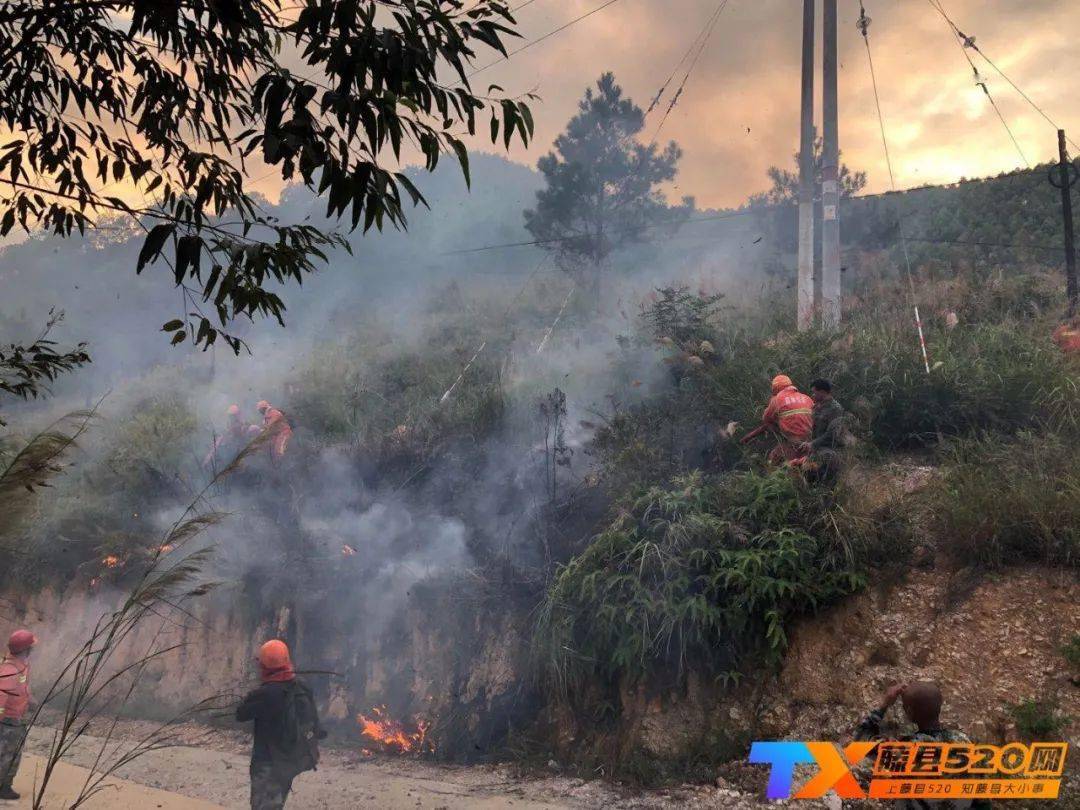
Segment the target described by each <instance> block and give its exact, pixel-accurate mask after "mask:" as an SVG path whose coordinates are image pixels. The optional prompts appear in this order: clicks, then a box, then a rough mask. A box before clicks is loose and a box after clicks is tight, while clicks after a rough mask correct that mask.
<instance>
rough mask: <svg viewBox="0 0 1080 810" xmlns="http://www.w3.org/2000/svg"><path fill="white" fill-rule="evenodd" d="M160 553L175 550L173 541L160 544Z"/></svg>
mask: <svg viewBox="0 0 1080 810" xmlns="http://www.w3.org/2000/svg"><path fill="white" fill-rule="evenodd" d="M157 550H158V554H168V553H169V552H170V551H172V550H173V547H172V543H166V544H165V545H163V546H158V549H157Z"/></svg>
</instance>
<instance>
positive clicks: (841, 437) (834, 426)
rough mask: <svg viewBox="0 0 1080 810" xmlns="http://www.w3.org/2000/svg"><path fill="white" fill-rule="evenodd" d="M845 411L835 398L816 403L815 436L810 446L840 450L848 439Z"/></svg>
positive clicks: (815, 448)
mask: <svg viewBox="0 0 1080 810" xmlns="http://www.w3.org/2000/svg"><path fill="white" fill-rule="evenodd" d="M844 417H845V411H844V408H843V406H842V405H841V404H840V403H839V402H837V401H836V400H835V399H830V400H828V401H827V402H821V403H816V404H815V405H814V434H813V435H814V438H813V439H812V440H811V441H810V446H811V447H812V448H813V449H814V450H821V449H823V448H829V449H833V450H838V449H840V448H841V447H843V446H844V444H845V440H846V435H847V431H846V426H845V419H844Z"/></svg>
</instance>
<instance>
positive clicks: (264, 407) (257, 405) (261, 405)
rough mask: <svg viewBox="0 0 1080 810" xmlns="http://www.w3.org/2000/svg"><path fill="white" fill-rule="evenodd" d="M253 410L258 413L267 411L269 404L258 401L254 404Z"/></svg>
mask: <svg viewBox="0 0 1080 810" xmlns="http://www.w3.org/2000/svg"><path fill="white" fill-rule="evenodd" d="M255 410H257V411H260V412H261V411H268V410H270V403H269V402H267V401H266V400H265V399H260V400H259V401H258V402H257V403H255Z"/></svg>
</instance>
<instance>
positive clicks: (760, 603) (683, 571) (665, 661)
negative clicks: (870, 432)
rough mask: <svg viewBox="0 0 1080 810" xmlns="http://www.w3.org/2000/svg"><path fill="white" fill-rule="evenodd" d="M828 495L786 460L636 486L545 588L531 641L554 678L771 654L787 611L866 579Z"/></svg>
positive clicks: (728, 662) (632, 673) (716, 664)
mask: <svg viewBox="0 0 1080 810" xmlns="http://www.w3.org/2000/svg"><path fill="white" fill-rule="evenodd" d="M823 498H824V496H822V495H820V494H817V493H814V492H810V491H807V490H805V489H804V488H802V487H801V486H800V485H798V484H797V482H796V481H794V480H793V479H792V478H791V477H790V476H789V475H787V474H785V473H783V472H779V473H774V474H772V475H768V476H762V475H757V474H753V473H748V474H740V475H733V476H728V477H727V478H725V479H723V480H722V481H720V482H716V483H711V482H706V481H705V480H703V478H702V477H701V476H700V475H697V474H695V475H691V476H688V477H685V478H682V479H678V480H676V481H675V482H674V484H673V486H671V487H653V488H651V489H648V490H646V491H644V492H641V493H640V494H638V495H637V496H636V497H634V498H632V499H631V500H630V501H629V502H628V503H627V504H626V506H625V508H623V509H621V510H620V511H619V514H618V516H617V517H616V518H615V519H614V521H613V522H612V523H611V525H609V526H608V527H607V529H605V530H604V531H603V532H601V533H600V534H599V535H598V536H597V537H596V538H595V540H594V541H593V542H592V544H591V545H590V546H589V547H588V548H587V549H586V550H585V551H584V552H583V553H582V554H581V555H580V556H579V557H577V558H575V559H574V560H572V561H571V562H570V563H569V564H568V565H566V566H565V567H563V568H562V569H561V570H560V571H559V573H558V575H557V576H556V578H555V580H554V582H553V584H552V586H551V588H550V590H549V593H548V595H547V599H546V602H545V604H544V606H543V609H542V611H541V619H540V623H539V628H538V633H537V636H536V645H537V646H536V652H537V653H538V655H539V656H540V664H541V666H542V667H543V669H544V670H545V672H546V674H547V677H548V678H549V679H550V682H551V684H552V685H553V686H554V687H555V688H556V689H558V690H560V691H562V692H563V693H564V694H567V693H569V691H570V690H571V688H572V687H573V686H574V685H575V684H580V683H584V682H587V681H588V680H591V679H593V678H599V679H601V681H602V682H605V683H609V684H612V683H616V682H618V681H619V680H620V679H621V678H623V677H624V676H625V677H629V678H631V679H637V678H641V677H643V676H645V675H648V674H651V673H656V672H661V671H668V672H671V671H674V672H683V671H684V670H685V668H686V667H687V666H688V665H691V664H692V665H693V666H695V668H699V669H700V668H702V667H704V668H707V669H711V670H712V671H714V672H716V673H718V674H719V673H723V672H730V671H732V670H733V669H734V668H735V667H736V666H737V665H738V664H739V663H740V660H741V658H742V656H743V655H744V654H746V653H749V652H753V651H764V652H765V653H766V654H767V656H768V657H770V658H773V659H775V658H776V657H777V656H779V654H780V653H781V652H782V651H783V650H784V647H785V645H786V642H787V637H786V633H785V623H786V621H787V619H788V618H789V617H790V616H792V615H793V614H795V613H798V612H801V611H807V610H812V609H814V608H817V607H819V606H821V605H824V604H827V603H829V602H831V601H833V600H835V599H838V598H840V597H842V596H844V595H846V594H850V593H852V592H854V591H856V590H858V589H860V588H861V587H862V586H863V585H864V582H865V580H864V578H863V576H862V575H861V574H860V573H858V570H857V562H856V557H857V554H856V553H855V552H854V551H853V549H852V548H851V547H850V545H848V544H846V543H844V542H843V541H842V539H841V537H840V536H839V535H838V534H836V533H835V532H834V531H833V530H832V529H828V528H826V527H827V526H828V525H829V521H828V520H826V515H827V505H826V503H825V502H824V501H823Z"/></svg>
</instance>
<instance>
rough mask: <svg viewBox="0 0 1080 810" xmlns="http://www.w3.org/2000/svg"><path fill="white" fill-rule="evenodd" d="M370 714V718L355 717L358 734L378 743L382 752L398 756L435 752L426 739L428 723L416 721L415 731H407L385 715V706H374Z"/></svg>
mask: <svg viewBox="0 0 1080 810" xmlns="http://www.w3.org/2000/svg"><path fill="white" fill-rule="evenodd" d="M371 714H372V716H371V717H367V716H366V715H363V714H361V715H358V716H357V718H356V721H357V722H358V723H359V724H360V733H361V734H362V735H363V736H365V737H367V738H368V739H370V740H373V741H374V742H377V743H379V744H380V745H381V746H382V747H383V749H384V750H386V751H389V752H393V753H398V754H407V753H421V752H424V751H434V750H435V746H434V745H432V743H431V741H430V740H428V739H427V730H428V723H427V722H426V721H425V720H419V719H418V720H417V721H416V731H407V730H406V729H405V726H403V725H402V724H401V723H399V722H398V721H397V720H394V719H393V718H391V717H389V716H388V715H387V714H386V707H385V706H376V707H375V708H373V709H372V710H371ZM365 750H367V749H365Z"/></svg>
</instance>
